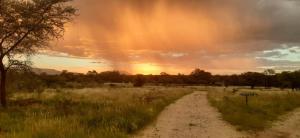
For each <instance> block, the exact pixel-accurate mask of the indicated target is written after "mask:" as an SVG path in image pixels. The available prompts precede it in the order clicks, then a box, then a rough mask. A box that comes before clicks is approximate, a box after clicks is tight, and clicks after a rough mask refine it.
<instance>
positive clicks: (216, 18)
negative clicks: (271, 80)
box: [51, 0, 300, 71]
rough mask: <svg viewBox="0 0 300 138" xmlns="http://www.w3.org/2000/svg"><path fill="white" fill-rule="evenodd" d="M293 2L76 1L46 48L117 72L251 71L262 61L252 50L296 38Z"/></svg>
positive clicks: (299, 32)
mask: <svg viewBox="0 0 300 138" xmlns="http://www.w3.org/2000/svg"><path fill="white" fill-rule="evenodd" d="M299 3H300V2H299V1H297V0H249V1H241V0H209V1H208V0H189V1H187V0H77V2H76V3H75V5H76V6H77V7H78V8H79V10H80V11H79V12H80V16H79V17H77V19H76V21H75V22H74V23H73V24H70V25H69V26H68V27H67V30H66V33H65V38H64V40H62V41H59V42H55V43H54V46H53V47H52V49H51V50H52V51H57V52H63V53H67V54H69V55H73V56H78V57H88V58H94V59H99V60H101V61H102V60H105V61H107V62H108V63H107V64H109V65H111V66H112V67H113V68H115V69H130V70H133V69H132V68H134V64H141V63H150V64H156V65H158V66H160V67H161V69H162V70H164V69H166V70H171V69H168V68H180V69H181V70H188V69H192V68H194V67H201V68H204V69H209V70H222V69H223V70H234V71H237V70H250V69H256V68H257V67H258V66H263V64H266V63H265V62H261V61H259V60H258V59H256V58H255V57H256V56H257V55H255V54H256V53H257V52H260V51H266V50H273V49H277V48H281V46H282V44H283V43H284V44H296V45H297V44H298V43H299V41H300V39H299V38H300V28H299V27H298V26H299V24H300V10H299V9H300V4H299ZM296 47H298V46H296ZM269 54H271V55H272V54H274V55H278V53H269ZM265 56H267V55H265ZM240 63H243V64H245V65H244V66H241V65H240ZM278 64H279V65H280V64H281V63H278ZM124 66H125V67H124Z"/></svg>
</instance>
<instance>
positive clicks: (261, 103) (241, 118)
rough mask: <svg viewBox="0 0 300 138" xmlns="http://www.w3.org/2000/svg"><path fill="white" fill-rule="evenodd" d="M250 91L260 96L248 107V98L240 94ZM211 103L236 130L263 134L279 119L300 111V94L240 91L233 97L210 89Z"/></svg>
mask: <svg viewBox="0 0 300 138" xmlns="http://www.w3.org/2000/svg"><path fill="white" fill-rule="evenodd" d="M249 91H256V92H257V94H258V96H254V97H250V98H249V104H248V105H246V104H245V97H242V96H240V93H243V92H249ZM270 91H271V90H270ZM208 99H209V101H210V103H211V104H212V105H213V106H214V107H216V108H217V109H218V110H219V111H220V112H221V114H222V117H223V119H224V120H226V121H228V122H229V123H231V124H233V125H235V126H237V128H238V130H246V131H262V130H264V129H266V128H268V127H270V126H271V124H272V121H275V120H277V119H278V117H279V116H280V115H283V114H285V113H287V112H290V111H292V110H294V109H295V108H298V107H300V94H298V93H291V92H279V91H276V92H275V91H274V92H268V91H258V90H240V92H238V93H236V94H233V93H232V92H230V91H221V90H218V89H211V90H210V91H209V94H208Z"/></svg>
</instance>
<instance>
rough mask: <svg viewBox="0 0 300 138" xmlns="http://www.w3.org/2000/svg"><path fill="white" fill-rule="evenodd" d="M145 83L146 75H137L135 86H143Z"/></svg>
mask: <svg viewBox="0 0 300 138" xmlns="http://www.w3.org/2000/svg"><path fill="white" fill-rule="evenodd" d="M144 84H145V77H144V75H141V74H139V75H136V78H135V80H134V83H133V86H134V87H142V86H144Z"/></svg>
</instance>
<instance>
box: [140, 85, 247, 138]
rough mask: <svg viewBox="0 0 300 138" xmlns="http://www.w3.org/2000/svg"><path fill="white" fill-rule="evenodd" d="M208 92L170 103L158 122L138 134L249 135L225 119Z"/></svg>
mask: <svg viewBox="0 0 300 138" xmlns="http://www.w3.org/2000/svg"><path fill="white" fill-rule="evenodd" d="M206 95H207V92H204V91H203V92H202V91H198V92H194V93H192V94H190V95H187V96H185V97H183V98H181V99H179V100H178V101H177V102H176V103H174V104H171V105H170V106H168V107H167V108H166V109H165V110H164V111H163V112H162V113H161V114H160V115H159V116H158V118H157V120H156V122H154V123H153V124H152V125H150V126H148V127H147V128H145V130H143V131H142V132H140V133H139V134H137V135H136V136H134V137H136V138H246V137H249V136H248V134H247V133H244V132H239V131H237V130H236V129H235V128H234V127H233V126H231V125H229V124H228V123H227V122H225V121H223V120H222V119H221V115H220V113H219V112H218V111H217V110H216V109H215V108H213V107H211V106H210V105H209V103H208V100H207V98H206Z"/></svg>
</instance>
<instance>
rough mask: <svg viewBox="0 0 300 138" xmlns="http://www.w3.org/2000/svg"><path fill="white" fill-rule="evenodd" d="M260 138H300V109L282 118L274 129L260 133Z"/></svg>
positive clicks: (275, 124)
mask: <svg viewBox="0 0 300 138" xmlns="http://www.w3.org/2000/svg"><path fill="white" fill-rule="evenodd" d="M257 137H258V138H300V109H297V110H295V111H293V112H291V113H288V114H287V115H284V116H282V117H281V118H280V121H277V122H275V123H274V125H273V127H271V128H270V129H267V130H265V131H263V132H260V133H258V135H257Z"/></svg>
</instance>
